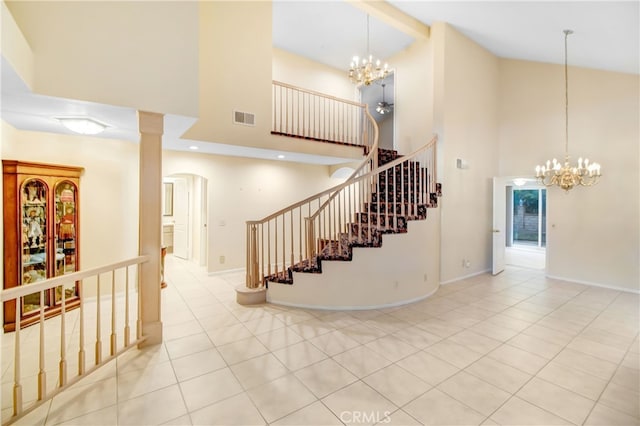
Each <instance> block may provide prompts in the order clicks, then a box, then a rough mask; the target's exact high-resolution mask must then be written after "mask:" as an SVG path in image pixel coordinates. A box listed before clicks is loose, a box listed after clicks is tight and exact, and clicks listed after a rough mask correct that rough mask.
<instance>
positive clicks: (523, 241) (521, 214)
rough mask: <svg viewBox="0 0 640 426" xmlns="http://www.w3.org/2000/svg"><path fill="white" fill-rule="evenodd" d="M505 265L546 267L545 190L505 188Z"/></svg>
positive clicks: (524, 187) (516, 187) (523, 187)
mask: <svg viewBox="0 0 640 426" xmlns="http://www.w3.org/2000/svg"><path fill="white" fill-rule="evenodd" d="M506 195H507V203H506V205H507V209H508V211H507V215H506V216H507V221H508V223H507V227H506V228H507V236H506V237H507V238H506V253H505V255H506V258H505V261H506V263H507V264H511V265H516V266H524V267H530V268H535V269H544V268H545V258H546V246H547V190H546V189H544V188H537V187H527V186H522V187H518V186H515V187H514V186H508V187H507V194H506Z"/></svg>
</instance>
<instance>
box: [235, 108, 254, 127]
mask: <svg viewBox="0 0 640 426" xmlns="http://www.w3.org/2000/svg"><path fill="white" fill-rule="evenodd" d="M233 124H242V125H244V126H255V124H256V115H255V114H253V113H250V112H242V111H233Z"/></svg>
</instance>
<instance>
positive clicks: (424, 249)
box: [267, 208, 440, 310]
mask: <svg viewBox="0 0 640 426" xmlns="http://www.w3.org/2000/svg"><path fill="white" fill-rule="evenodd" d="M407 225H408V229H407V232H406V233H402V234H383V235H382V246H381V247H354V248H353V260H351V261H331V260H323V261H322V273H320V274H309V273H303V272H293V275H294V276H293V281H294V284H293V285H290V284H281V283H276V282H269V287H268V289H267V301H268V302H270V303H274V304H280V305H286V306H296V307H302V308H313V309H334V310H347V309H349V310H352V309H376V308H382V307H390V306H397V305H403V304H406V303H411V302H415V301H418V300H421V299H424V298H427V297H429V296H430V295H432V294H433V293H435V292H436V290H438V287H439V283H440V209H439V208H433V209H431V208H430V209H428V210H427V218H426V219H424V220H413V221H409V222H408V224H407ZM384 259H393V261H392V262H385V261H384ZM425 276H426V280H425Z"/></svg>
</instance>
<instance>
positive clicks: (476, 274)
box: [440, 269, 491, 285]
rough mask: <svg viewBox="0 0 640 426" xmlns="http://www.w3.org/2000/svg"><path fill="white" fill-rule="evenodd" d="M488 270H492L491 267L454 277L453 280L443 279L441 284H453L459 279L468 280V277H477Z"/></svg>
mask: <svg viewBox="0 0 640 426" xmlns="http://www.w3.org/2000/svg"><path fill="white" fill-rule="evenodd" d="M487 272H491V269H484V270H482V271H478V272H474V273H472V274H469V275H464V276H462V277H458V278H454V279H452V280H447V281H442V282H441V283H440V285H447V284H453V283H456V282H458V281H462V280H466V279H467V278H472V277H476V276H478V275H482V274H486V273H487Z"/></svg>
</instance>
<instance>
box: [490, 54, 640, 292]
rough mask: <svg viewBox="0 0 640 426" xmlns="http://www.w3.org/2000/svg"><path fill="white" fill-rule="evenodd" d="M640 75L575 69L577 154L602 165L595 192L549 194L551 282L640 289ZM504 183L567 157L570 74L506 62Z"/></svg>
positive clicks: (572, 143)
mask: <svg viewBox="0 0 640 426" xmlns="http://www.w3.org/2000/svg"><path fill="white" fill-rule="evenodd" d="M639 79H640V77H639V76H637V75H631V74H621V73H613V72H606V71H597V70H588V69H584V68H575V67H569V154H570V155H571V156H572V159H573V161H574V162H575V161H576V160H577V158H578V157H579V156H582V157H583V158H584V157H587V158H589V159H591V160H593V161H597V162H599V163H600V164H601V165H602V170H603V171H602V173H603V177H602V179H601V181H600V183H598V184H597V185H596V186H594V187H591V188H584V187H580V188H575V189H573V190H571V191H570V192H569V193H565V192H564V191H562V190H560V189H559V188H549V190H548V191H547V194H548V196H547V202H548V216H547V247H548V249H547V251H548V253H547V260H548V261H547V274H548V275H549V276H554V277H561V278H566V279H569V280H573V281H578V282H585V283H594V284H598V285H603V286H612V287H616V288H624V289H630V290H635V291H639V290H640V270H639V266H638V265H639V264H640V262H639V260H640V229H639V224H638V221H639V219H638V218H639V217H640V208H639V198H638V194H639V193H640V175H639V169H640V160H639V156H640V149H639V145H640V142H639V141H640V131H639V119H638V117H640V108H639V102H640V101H639V97H638V93H639V88H640V84H639ZM499 89H500V91H499V99H500V119H501V120H500V133H499V138H500V152H499V158H500V174H501V175H525V176H526V175H529V176H533V175H534V167H535V165H536V164H541V163H542V162H544V161H546V160H547V159H551V158H553V157H556V158H558V159H559V160H560V159H561V158H562V157H563V156H564V130H565V120H564V119H565V116H564V106H565V104H564V69H563V66H562V65H551V64H542V63H535V62H526V61H516V60H504V59H503V60H501V61H500V86H499Z"/></svg>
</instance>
